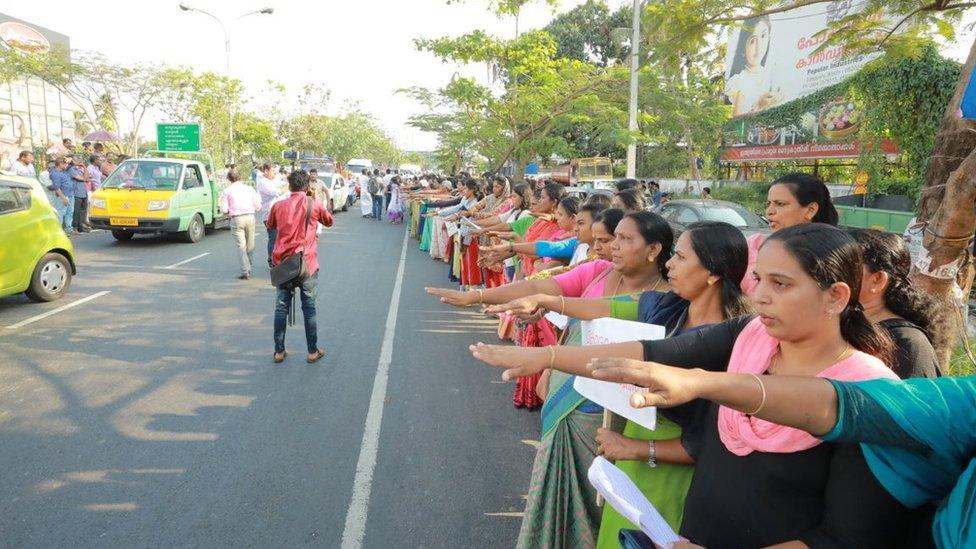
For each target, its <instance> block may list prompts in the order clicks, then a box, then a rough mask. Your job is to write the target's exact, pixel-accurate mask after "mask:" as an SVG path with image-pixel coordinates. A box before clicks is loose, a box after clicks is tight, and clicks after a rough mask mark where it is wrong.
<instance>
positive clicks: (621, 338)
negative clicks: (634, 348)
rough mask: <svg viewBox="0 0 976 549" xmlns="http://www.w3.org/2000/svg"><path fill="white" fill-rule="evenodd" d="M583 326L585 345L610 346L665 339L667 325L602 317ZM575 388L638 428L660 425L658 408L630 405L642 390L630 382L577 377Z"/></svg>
mask: <svg viewBox="0 0 976 549" xmlns="http://www.w3.org/2000/svg"><path fill="white" fill-rule="evenodd" d="M582 326H583V345H606V344H608V343H623V342H626V341H640V340H646V339H663V338H664V326H658V325H656V324H644V323H643V322H631V321H628V320H617V319H614V318H598V319H596V320H589V321H584V322H583V323H582ZM573 388H574V389H576V392H578V393H579V394H581V395H583V396H585V397H586V398H588V399H590V400H592V401H593V402H596V403H597V404H599V405H600V406H603V407H604V408H606V409H608V410H610V411H611V412H613V413H615V414H617V415H620V416H623V417H625V418H627V419H629V420H631V421H633V422H635V423H637V424H638V425H641V426H643V427H647V428H648V429H653V428H654V427H655V426H656V425H657V409H656V408H634V407H633V406H631V405H630V395H632V394H633V393H635V392H638V391H641V390H642V389H641V388H640V387H637V386H635V385H630V384H629V383H611V382H609V381H598V380H595V379H590V378H586V377H579V376H577V377H576V380H575V381H574V382H573Z"/></svg>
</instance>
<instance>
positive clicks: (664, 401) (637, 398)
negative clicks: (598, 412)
mask: <svg viewBox="0 0 976 549" xmlns="http://www.w3.org/2000/svg"><path fill="white" fill-rule="evenodd" d="M587 368H588V369H589V370H590V371H591V372H592V375H593V379H599V380H602V381H614V382H617V383H630V384H632V385H637V386H639V387H644V388H645V389H646V390H645V391H644V392H641V393H634V394H633V395H631V396H630V405H631V406H633V407H634V408H647V407H650V406H660V407H662V408H670V407H672V406H677V405H679V404H684V403H685V402H689V401H691V400H694V399H696V398H698V397H699V383H698V380H699V379H700V377H701V376H702V375H703V374H704V373H705V372H703V371H701V370H685V369H683V368H673V367H671V366H665V365H663V364H658V363H656V362H641V361H639V360H633V359H629V358H597V359H593V360H591V361H590V363H589V364H588V365H587Z"/></svg>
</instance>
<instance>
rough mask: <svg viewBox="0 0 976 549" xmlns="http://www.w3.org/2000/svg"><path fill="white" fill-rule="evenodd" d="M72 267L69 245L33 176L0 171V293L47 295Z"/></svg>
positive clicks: (62, 287)
mask: <svg viewBox="0 0 976 549" xmlns="http://www.w3.org/2000/svg"><path fill="white" fill-rule="evenodd" d="M76 272H77V271H76V269H75V255H74V246H72V244H71V240H70V239H69V238H68V236H67V235H66V234H65V233H64V230H63V229H62V228H61V221H60V219H59V216H58V214H57V212H56V211H55V210H54V207H53V206H51V203H50V202H49V201H48V198H47V195H46V194H45V193H44V191H43V190H42V189H41V186H40V185H39V184H38V183H37V180H35V179H31V178H27V177H17V176H13V175H10V176H8V175H0V297H4V296H8V295H14V294H19V293H21V292H24V293H25V294H27V297H29V298H30V299H32V300H34V301H53V300H55V299H59V298H61V297H62V296H64V294H65V293H67V291H68V287H69V286H70V285H71V277H72V276H73V275H74V274H76Z"/></svg>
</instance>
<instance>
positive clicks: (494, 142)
mask: <svg viewBox="0 0 976 549" xmlns="http://www.w3.org/2000/svg"><path fill="white" fill-rule="evenodd" d="M416 43H417V46H418V48H419V49H421V50H424V51H429V52H431V53H433V54H434V55H435V56H437V57H439V58H441V59H442V60H444V61H451V62H457V63H486V64H488V65H489V66H490V67H491V68H492V70H493V71H494V72H495V73H496V74H497V75H498V78H499V80H500V81H501V82H502V83H503V84H504V86H505V90H504V91H503V92H502V93H501V94H499V95H497V96H496V95H493V94H492V93H491V91H490V90H489V89H488V88H487V87H485V86H482V85H480V84H477V83H475V82H473V81H470V80H464V79H455V81H454V82H452V84H453V85H450V86H448V87H446V88H444V89H442V90H441V92H440V94H439V95H440V97H439V98H437V99H436V100H435V102H437V103H441V104H447V105H463V109H461V110H462V111H463V112H464V113H465V114H466V115H467V116H468V117H469V119H465V120H461V121H458V125H457V128H456V129H458V130H459V131H458V133H455V134H454V135H452V137H454V138H456V137H458V135H464V134H467V135H470V136H471V143H472V144H473V147H474V149H475V151H476V152H478V153H479V154H481V155H483V156H484V157H486V158H487V159H488V160H489V169H490V170H491V171H498V170H500V169H501V168H502V167H503V166H504V165H505V163H506V162H508V161H509V160H511V161H513V163H514V165H515V169H516V172H515V173H516V177H521V174H522V173H523V170H524V168H525V166H526V165H527V164H528V162H530V161H531V160H532V159H534V158H536V157H542V158H548V157H549V156H550V155H552V154H553V153H554V152H559V151H567V150H568V149H569V146H568V143H567V141H566V138H565V136H564V135H561V134H559V133H558V132H557V130H558V129H559V128H561V127H565V125H566V124H569V123H589V124H594V125H599V126H600V127H601V129H603V130H604V131H606V132H617V134H618V135H623V134H621V133H620V128H624V127H625V124H626V113H625V112H624V111H622V110H621V109H620V108H619V107H618V105H619V104H620V101H619V100H617V101H614V100H612V99H611V100H610V101H605V100H604V99H606V98H613V97H614V96H618V97H617V98H618V99H619V94H621V93H625V90H626V86H625V85H624V80H623V79H622V78H621V77H620V73H619V71H616V70H610V69H602V68H600V67H597V66H595V65H593V64H590V63H586V62H583V61H579V60H577V59H566V58H560V57H558V56H557V55H556V44H555V41H554V40H553V39H552V37H551V36H550V35H549V34H548V33H547V32H545V31H533V32H528V33H525V34H523V35H521V36H519V37H518V38H517V39H514V40H504V39H499V38H495V37H490V36H488V35H486V34H485V33H484V32H481V31H475V32H472V33H469V34H466V35H463V36H460V37H456V38H440V39H436V40H417V41H416ZM428 122H431V123H433V122H437V121H436V120H433V119H428ZM441 122H443V121H441ZM448 127H449V126H448ZM623 132H624V134H626V130H623ZM626 135H627V137H628V138H631V136H629V134H626Z"/></svg>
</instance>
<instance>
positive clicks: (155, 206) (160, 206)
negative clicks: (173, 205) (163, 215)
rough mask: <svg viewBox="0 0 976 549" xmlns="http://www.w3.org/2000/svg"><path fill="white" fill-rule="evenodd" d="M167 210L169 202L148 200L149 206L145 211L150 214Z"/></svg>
mask: <svg viewBox="0 0 976 549" xmlns="http://www.w3.org/2000/svg"><path fill="white" fill-rule="evenodd" d="M168 208H169V200H150V201H149V205H148V206H146V210H148V211H150V212H155V211H159V210H166V209H168Z"/></svg>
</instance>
